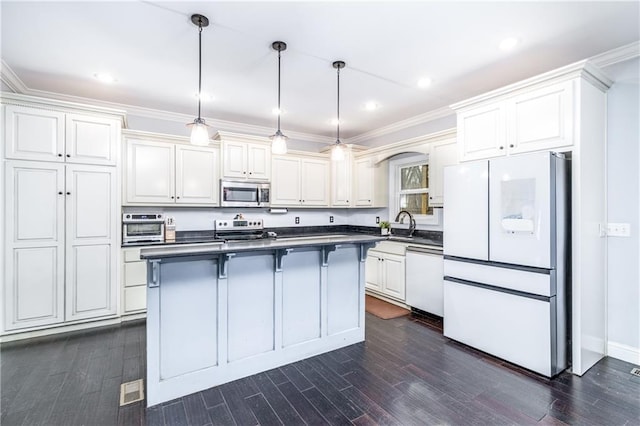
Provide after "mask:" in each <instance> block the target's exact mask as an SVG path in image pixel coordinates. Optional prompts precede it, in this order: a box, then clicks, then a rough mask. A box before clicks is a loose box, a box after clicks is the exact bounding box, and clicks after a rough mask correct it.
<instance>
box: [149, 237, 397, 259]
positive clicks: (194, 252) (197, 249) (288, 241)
mask: <svg viewBox="0 0 640 426" xmlns="http://www.w3.org/2000/svg"><path fill="white" fill-rule="evenodd" d="M386 239H387V238H386V237H384V236H377V235H366V234H346V235H345V234H341V235H321V236H314V235H310V236H308V237H307V236H304V237H293V238H281V239H258V240H250V241H230V242H224V243H222V242H219V243H198V244H183V245H177V246H168V247H167V246H166V247H149V248H145V249H142V250H140V258H141V259H147V260H153V259H166V258H174V257H183V256H206V255H218V254H225V253H239V252H252V251H270V250H283V249H289V248H292V249H295V248H301V247H317V246H333V245H339V244H372V245H373V244H375V243H377V242H378V241H384V240H386Z"/></svg>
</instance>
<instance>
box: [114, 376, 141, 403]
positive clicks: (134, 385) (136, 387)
mask: <svg viewBox="0 0 640 426" xmlns="http://www.w3.org/2000/svg"><path fill="white" fill-rule="evenodd" d="M143 399H144V381H143V379H138V380H134V381H133V382H127V383H123V384H121V385H120V406H121V407H122V406H123V405H128V404H133V403H134V402H138V401H142V400H143Z"/></svg>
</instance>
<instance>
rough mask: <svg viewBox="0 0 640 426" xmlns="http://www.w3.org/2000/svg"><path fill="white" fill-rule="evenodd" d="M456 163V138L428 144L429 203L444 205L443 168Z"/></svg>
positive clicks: (436, 205) (437, 205) (435, 205)
mask: <svg viewBox="0 0 640 426" xmlns="http://www.w3.org/2000/svg"><path fill="white" fill-rule="evenodd" d="M454 164H458V145H457V144H456V140H455V139H452V140H444V141H440V142H433V143H432V144H430V145H429V205H430V206H432V207H442V206H443V205H444V196H443V195H444V185H443V183H444V168H445V167H446V166H451V165H454Z"/></svg>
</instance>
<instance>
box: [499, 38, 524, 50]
mask: <svg viewBox="0 0 640 426" xmlns="http://www.w3.org/2000/svg"><path fill="white" fill-rule="evenodd" d="M519 42H520V41H519V40H518V39H517V38H515V37H507V38H505V39H504V40H502V41H501V42H500V44H499V45H498V47H499V48H500V50H505V51H506V50H511V49H513V48H514V47H516V46H517V45H518V43H519Z"/></svg>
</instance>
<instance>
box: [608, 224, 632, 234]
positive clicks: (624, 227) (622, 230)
mask: <svg viewBox="0 0 640 426" xmlns="http://www.w3.org/2000/svg"><path fill="white" fill-rule="evenodd" d="M607 235H608V236H610V237H630V236H631V225H630V224H628V223H608V224H607Z"/></svg>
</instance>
